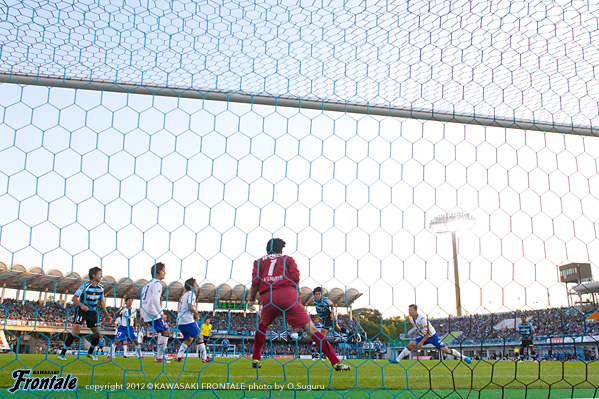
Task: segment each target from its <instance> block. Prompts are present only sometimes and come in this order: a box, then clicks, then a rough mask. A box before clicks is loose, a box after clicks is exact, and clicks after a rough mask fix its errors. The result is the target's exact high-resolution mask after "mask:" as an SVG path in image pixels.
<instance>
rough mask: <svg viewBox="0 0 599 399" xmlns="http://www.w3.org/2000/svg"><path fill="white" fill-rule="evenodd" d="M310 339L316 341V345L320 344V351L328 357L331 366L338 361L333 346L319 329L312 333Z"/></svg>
mask: <svg viewBox="0 0 599 399" xmlns="http://www.w3.org/2000/svg"><path fill="white" fill-rule="evenodd" d="M312 340H313V341H314V342H316V345H317V346H320V349H321V350H322V353H324V354H325V355H326V357H327V358H329V360H330V361H331V364H332V365H333V366H334V365H336V364H338V363H339V358H338V357H337V355H336V354H335V351H334V350H333V347H332V346H331V344H330V343H329V341H327V340H326V338H325V337H324V335H322V333H321V332H320V331H317V332H315V333H312Z"/></svg>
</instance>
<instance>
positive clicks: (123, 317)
mask: <svg viewBox="0 0 599 399" xmlns="http://www.w3.org/2000/svg"><path fill="white" fill-rule="evenodd" d="M115 324H118V328H117V330H116V334H115V336H114V342H113V343H112V345H111V346H110V354H108V355H107V356H106V359H110V358H111V357H114V353H115V352H116V347H117V345H118V344H119V343H120V342H122V343H123V357H125V358H126V357H127V341H131V342H133V343H134V344H135V347H136V349H137V354H138V356H139V358H140V359H141V358H142V356H141V347H140V346H139V342H138V340H137V333H136V331H137V309H135V308H134V307H133V298H131V297H128V298H126V299H125V306H124V307H123V308H122V309H121V310H119V313H118V315H117V317H116V319H115Z"/></svg>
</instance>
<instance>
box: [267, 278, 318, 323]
mask: <svg viewBox="0 0 599 399" xmlns="http://www.w3.org/2000/svg"><path fill="white" fill-rule="evenodd" d="M271 294H272V295H271ZM260 303H262V306H263V308H262V311H261V312H260V318H261V323H262V324H265V325H267V326H268V325H270V323H272V322H273V321H274V320H275V319H276V318H277V317H279V316H280V315H283V316H284V317H285V321H286V322H287V324H289V325H291V327H292V328H294V329H298V328H301V327H303V326H305V325H306V324H308V323H309V322H310V316H308V312H307V311H306V309H305V308H304V306H303V305H302V303H301V301H300V299H299V296H298V293H297V288H296V287H285V288H281V289H278V290H274V291H272V293H271V292H268V291H267V292H265V293H263V294H260Z"/></svg>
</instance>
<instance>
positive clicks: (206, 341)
mask: <svg viewBox="0 0 599 399" xmlns="http://www.w3.org/2000/svg"><path fill="white" fill-rule="evenodd" d="M202 338H203V339H204V343H205V344H207V343H208V340H209V339H210V336H209V335H208V336H207V335H202Z"/></svg>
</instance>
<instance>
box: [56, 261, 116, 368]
mask: <svg viewBox="0 0 599 399" xmlns="http://www.w3.org/2000/svg"><path fill="white" fill-rule="evenodd" d="M101 278H102V269H100V268H99V267H92V268H91V269H89V281H88V282H87V283H83V284H81V286H80V287H79V289H77V291H75V295H74V296H73V303H74V304H75V305H76V307H75V308H74V310H75V312H74V319H73V329H72V330H71V333H70V334H69V336H68V337H67V339H66V341H65V343H64V347H63V349H62V351H61V352H60V356H58V359H60V360H67V358H66V357H65V354H66V353H67V350H68V349H69V347H70V346H71V344H72V343H73V341H74V340H75V338H77V337H78V336H79V333H80V332H81V326H82V325H83V322H85V324H87V327H88V328H89V329H90V330H91V331H92V333H93V335H92V336H91V340H90V344H91V345H90V347H89V350H88V351H87V357H88V358H90V359H91V360H98V358H97V357H96V356H95V355H94V349H96V346H98V344H99V343H100V338H102V334H100V331H99V330H98V327H97V325H98V321H99V319H100V314H99V312H98V310H102V311H103V312H104V314H105V315H106V319H107V321H108V324H110V323H112V317H110V314H108V311H107V310H106V301H105V299H104V286H103V285H102V284H100V279H101Z"/></svg>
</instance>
